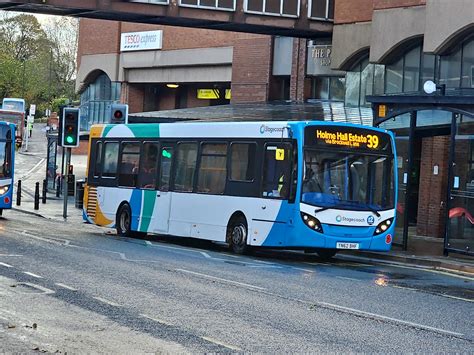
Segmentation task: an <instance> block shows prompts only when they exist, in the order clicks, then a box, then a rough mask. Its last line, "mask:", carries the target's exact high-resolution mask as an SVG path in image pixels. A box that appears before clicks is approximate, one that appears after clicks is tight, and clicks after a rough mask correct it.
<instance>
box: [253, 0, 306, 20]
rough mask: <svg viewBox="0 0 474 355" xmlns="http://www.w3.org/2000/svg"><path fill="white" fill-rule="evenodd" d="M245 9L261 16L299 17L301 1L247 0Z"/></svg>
mask: <svg viewBox="0 0 474 355" xmlns="http://www.w3.org/2000/svg"><path fill="white" fill-rule="evenodd" d="M244 9H245V12H249V13H256V14H261V15H271V16H284V17H298V16H299V15H300V0H245V3H244Z"/></svg>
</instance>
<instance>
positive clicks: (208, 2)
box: [179, 0, 235, 11]
mask: <svg viewBox="0 0 474 355" xmlns="http://www.w3.org/2000/svg"><path fill="white" fill-rule="evenodd" d="M179 6H183V7H197V8H202V9H212V10H222V11H234V10H235V0H180V1H179Z"/></svg>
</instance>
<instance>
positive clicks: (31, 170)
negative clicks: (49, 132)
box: [19, 158, 46, 180]
mask: <svg viewBox="0 0 474 355" xmlns="http://www.w3.org/2000/svg"><path fill="white" fill-rule="evenodd" d="M45 160H46V158H42V159H41V160H40V161H39V162H38V164H36V165H35V166H34V167H32V168H31V169H30V170H29V171H28V172H27V173H25V174H23V175H22V176H21V177H20V178H19V180H21V179H24V178H25V177H26V176H28V175H30V174H31V173H32V172H33V171H35V169H37V168H38V166H40V165H41V164H43V163H44V161H45Z"/></svg>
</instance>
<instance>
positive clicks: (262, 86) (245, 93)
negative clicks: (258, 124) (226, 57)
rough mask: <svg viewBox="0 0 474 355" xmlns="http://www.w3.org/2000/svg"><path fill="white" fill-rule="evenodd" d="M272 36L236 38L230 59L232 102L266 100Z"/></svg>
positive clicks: (269, 74)
mask: <svg viewBox="0 0 474 355" xmlns="http://www.w3.org/2000/svg"><path fill="white" fill-rule="evenodd" d="M271 58H272V38H271V37H270V36H254V38H241V39H237V40H236V41H235V44H234V54H233V59H232V103H239V102H265V101H267V100H268V95H269V83H270V76H271Z"/></svg>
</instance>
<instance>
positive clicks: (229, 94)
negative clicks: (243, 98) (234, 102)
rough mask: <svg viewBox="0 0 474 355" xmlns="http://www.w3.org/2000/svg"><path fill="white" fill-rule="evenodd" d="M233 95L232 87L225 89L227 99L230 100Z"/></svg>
mask: <svg viewBox="0 0 474 355" xmlns="http://www.w3.org/2000/svg"><path fill="white" fill-rule="evenodd" d="M231 97H232V94H231V92H230V89H225V99H226V100H230V99H231Z"/></svg>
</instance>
